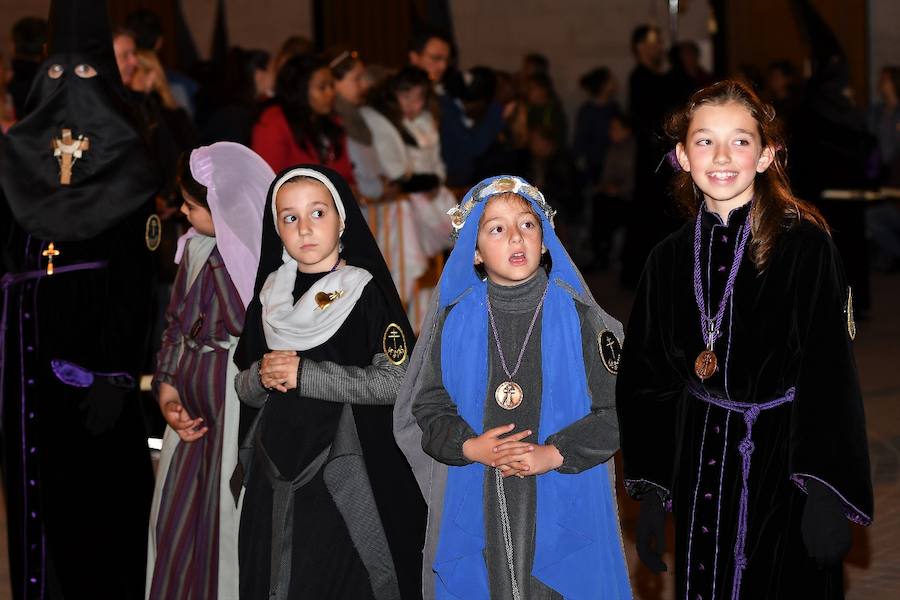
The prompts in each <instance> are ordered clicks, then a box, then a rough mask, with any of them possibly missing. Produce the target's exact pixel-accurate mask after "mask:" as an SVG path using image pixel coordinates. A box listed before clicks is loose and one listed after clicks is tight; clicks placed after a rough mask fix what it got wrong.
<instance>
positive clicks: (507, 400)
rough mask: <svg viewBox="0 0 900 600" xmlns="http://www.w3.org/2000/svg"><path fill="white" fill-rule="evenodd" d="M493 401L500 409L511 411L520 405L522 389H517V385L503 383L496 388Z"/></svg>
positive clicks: (523, 396)
mask: <svg viewBox="0 0 900 600" xmlns="http://www.w3.org/2000/svg"><path fill="white" fill-rule="evenodd" d="M494 399H495V400H496V401H497V404H499V405H500V406H501V407H502V408H505V409H506V410H512V409H514V408H517V407H518V406H519V405H520V404H522V400H524V399H525V394H524V393H522V388H521V387H519V384H518V383H516V382H514V381H504V382H503V383H501V384H500V385H498V386H497V390H496V391H495V392H494Z"/></svg>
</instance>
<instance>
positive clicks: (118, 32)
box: [112, 25, 137, 46]
mask: <svg viewBox="0 0 900 600" xmlns="http://www.w3.org/2000/svg"><path fill="white" fill-rule="evenodd" d="M122 36H126V37H130V38H131V39H132V40H134V45H135V46H137V35H135V33H134V32H133V31H132V30H130V29H129V28H127V27H125V26H124V25H118V26H116V27H113V30H112V39H113V40H115V39H116V38H117V37H122Z"/></svg>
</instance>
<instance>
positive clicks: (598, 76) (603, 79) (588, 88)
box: [578, 67, 612, 96]
mask: <svg viewBox="0 0 900 600" xmlns="http://www.w3.org/2000/svg"><path fill="white" fill-rule="evenodd" d="M610 79H612V74H611V73H610V72H609V69H608V68H606V67H597V68H596V69H592V70H590V71H588V72H587V73H585V74H584V75H582V76H581V79H579V80H578V85H579V86H581V89H583V90H584V91H585V92H587V93H588V94H590V95H591V96H596V95H597V94H599V93H600V92H602V91H603V88H605V87H606V84H608V83H609V80H610Z"/></svg>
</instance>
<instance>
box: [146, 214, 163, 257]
mask: <svg viewBox="0 0 900 600" xmlns="http://www.w3.org/2000/svg"><path fill="white" fill-rule="evenodd" d="M161 241H162V224H161V223H160V222H159V217H157V216H156V215H150V216H149V217H148V218H147V224H146V225H144V242H145V243H146V244H147V249H148V250H150V252H154V251H155V250H156V249H157V248H159V243H160V242H161Z"/></svg>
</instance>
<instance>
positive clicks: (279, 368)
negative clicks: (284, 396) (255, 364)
mask: <svg viewBox="0 0 900 600" xmlns="http://www.w3.org/2000/svg"><path fill="white" fill-rule="evenodd" d="M299 368H300V357H299V356H297V353H296V352H294V351H293V350H273V351H272V352H269V353H268V354H265V355H263V357H262V362H260V364H259V380H260V382H261V383H262V385H263V387H264V388H266V389H271V390H278V391H279V392H286V391H288V390H292V389H294V388H296V387H297V369H299Z"/></svg>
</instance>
